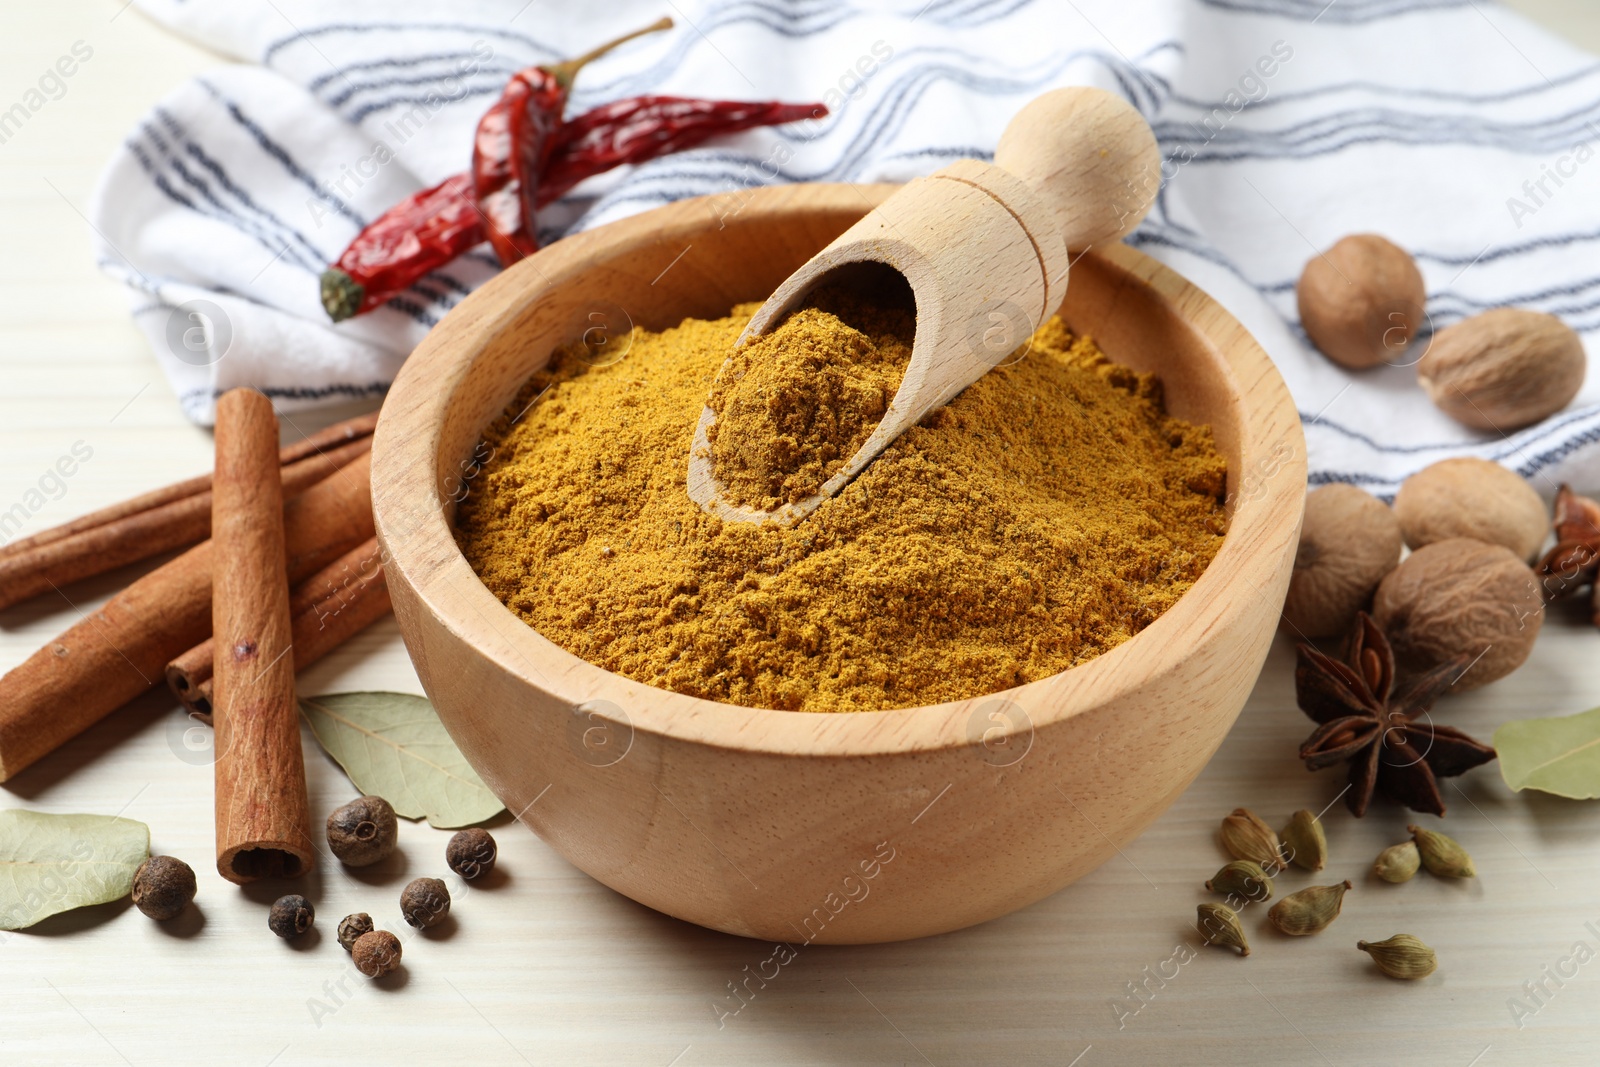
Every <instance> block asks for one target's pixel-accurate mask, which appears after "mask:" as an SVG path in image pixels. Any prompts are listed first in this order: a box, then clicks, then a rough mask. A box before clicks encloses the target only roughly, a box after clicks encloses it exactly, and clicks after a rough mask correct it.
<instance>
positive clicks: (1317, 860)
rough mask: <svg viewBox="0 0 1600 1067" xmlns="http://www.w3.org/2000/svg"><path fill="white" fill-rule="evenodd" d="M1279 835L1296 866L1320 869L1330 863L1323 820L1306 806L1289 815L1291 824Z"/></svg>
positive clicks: (1314, 869)
mask: <svg viewBox="0 0 1600 1067" xmlns="http://www.w3.org/2000/svg"><path fill="white" fill-rule="evenodd" d="M1278 836H1279V837H1281V838H1283V846H1284V849H1285V850H1286V851H1287V852H1288V855H1289V862H1290V863H1293V864H1294V865H1295V866H1296V867H1304V868H1305V869H1306V870H1308V871H1320V870H1322V868H1324V867H1326V866H1327V865H1328V835H1327V834H1325V833H1323V832H1322V822H1321V820H1319V819H1318V818H1317V817H1316V816H1315V815H1313V814H1311V813H1310V812H1309V811H1307V810H1305V809H1304V808H1301V809H1300V810H1299V811H1297V812H1295V813H1294V814H1293V815H1291V816H1289V825H1288V826H1285V827H1284V828H1283V833H1281V834H1279V835H1278Z"/></svg>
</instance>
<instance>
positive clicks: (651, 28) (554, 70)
mask: <svg viewBox="0 0 1600 1067" xmlns="http://www.w3.org/2000/svg"><path fill="white" fill-rule="evenodd" d="M671 28H672V19H670V18H668V17H666V16H662V17H661V18H659V19H657V20H656V21H654V22H652V23H651V24H650V25H648V26H646V27H644V28H643V29H638V30H634V31H633V32H632V33H625V34H623V35H622V36H621V37H618V38H616V39H615V40H611V41H607V42H606V43H605V44H603V45H600V46H599V47H598V48H591V49H589V51H587V52H585V53H584V54H583V55H581V56H575V57H573V58H572V59H564V60H562V61H561V62H560V63H553V64H551V65H550V66H547V67H545V68H544V69H545V70H547V71H549V73H550V76H551V77H553V78H555V79H556V81H558V82H560V83H561V87H562V88H563V89H566V88H570V87H571V85H572V79H573V78H574V77H575V76H576V75H577V73H578V71H579V70H581V69H583V67H584V65H585V64H587V63H589V62H592V61H593V60H596V59H599V58H600V57H601V56H603V55H605V54H606V53H607V52H609V51H611V50H612V49H614V48H616V47H618V46H619V45H623V44H626V43H627V42H629V41H631V40H633V39H634V38H635V37H643V36H644V35H645V34H647V33H656V32H658V31H660V30H669V29H671Z"/></svg>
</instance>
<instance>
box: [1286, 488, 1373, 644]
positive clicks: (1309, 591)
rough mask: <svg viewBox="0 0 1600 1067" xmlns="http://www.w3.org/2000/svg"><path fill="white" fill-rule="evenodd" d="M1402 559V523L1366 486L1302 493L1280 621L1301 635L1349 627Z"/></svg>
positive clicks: (1329, 634)
mask: <svg viewBox="0 0 1600 1067" xmlns="http://www.w3.org/2000/svg"><path fill="white" fill-rule="evenodd" d="M1399 562H1400V523H1399V520H1397V519H1396V518H1395V516H1394V512H1392V511H1390V510H1389V508H1388V507H1387V506H1386V505H1385V504H1384V503H1383V501H1381V500H1379V499H1378V498H1377V497H1375V496H1373V495H1372V494H1371V493H1369V492H1367V491H1366V490H1364V489H1358V488H1356V487H1355V486H1353V485H1343V484H1340V485H1325V486H1323V487H1322V488H1320V489H1316V490H1313V491H1312V492H1311V493H1309V494H1307V496H1306V513H1305V521H1304V523H1303V524H1302V525H1301V527H1300V548H1299V550H1298V551H1296V552H1295V557H1294V571H1293V572H1292V573H1291V574H1290V577H1289V593H1288V596H1287V597H1286V598H1285V599H1284V602H1283V620H1284V622H1285V624H1287V625H1288V626H1289V628H1290V629H1291V630H1292V631H1293V632H1295V633H1296V634H1298V635H1299V636H1302V637H1334V636H1339V635H1343V634H1347V633H1349V632H1350V627H1351V626H1352V625H1353V624H1354V623H1355V621H1356V612H1358V611H1360V610H1361V609H1362V608H1364V607H1366V606H1367V603H1368V601H1369V600H1371V598H1372V591H1373V590H1374V589H1376V588H1378V583H1379V582H1381V581H1383V576H1384V575H1386V574H1388V573H1389V572H1390V571H1392V570H1394V568H1395V564H1397V563H1399Z"/></svg>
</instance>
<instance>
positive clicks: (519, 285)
mask: <svg viewBox="0 0 1600 1067" xmlns="http://www.w3.org/2000/svg"><path fill="white" fill-rule="evenodd" d="M895 188H897V186H893V185H872V186H860V185H850V184H843V183H838V184H816V185H798V186H777V187H765V188H761V189H757V190H753V191H745V192H743V193H741V194H740V196H741V204H742V207H741V214H742V215H745V216H748V219H747V221H754V222H759V221H760V220H761V219H762V218H763V217H766V216H772V217H777V216H782V215H784V214H786V213H791V212H797V211H805V210H818V209H819V208H822V207H827V208H829V209H831V210H835V211H838V210H855V209H857V208H860V209H862V210H865V209H867V208H870V206H872V205H873V204H875V203H876V202H878V201H880V200H881V199H883V197H885V196H887V195H888V193H890V192H892V191H893V190H894V189H895ZM711 199H714V198H708V197H698V198H694V199H691V200H683V201H678V202H675V203H673V204H669V205H666V206H664V207H659V208H655V209H652V210H649V211H646V212H643V213H641V214H638V215H634V216H630V217H628V218H625V219H621V220H619V221H616V222H612V223H609V224H606V225H604V226H600V227H597V228H595V229H593V230H589V231H586V232H584V233H581V234H577V235H574V236H572V237H568V238H566V239H564V240H562V241H560V242H557V243H555V244H553V245H551V246H550V247H548V248H546V249H543V250H541V251H539V252H538V253H537V254H536V255H535V256H533V257H530V259H529V260H528V261H525V262H524V263H520V264H517V265H516V266H514V267H512V268H510V269H508V270H505V271H502V272H501V273H500V274H499V275H497V276H496V277H495V278H493V279H491V280H490V281H489V282H487V283H486V284H484V285H483V286H480V287H479V288H478V289H477V290H475V291H474V292H473V293H472V294H470V295H469V296H468V297H467V298H465V299H464V300H463V301H462V302H461V303H460V304H459V305H458V306H457V307H456V308H454V309H453V310H451V311H450V312H449V314H448V315H447V316H446V317H445V319H444V320H443V321H442V322H441V323H440V324H439V325H438V326H436V327H435V328H434V329H433V330H432V331H431V332H430V333H429V334H428V336H427V337H426V338H425V339H424V340H423V342H422V343H421V344H420V345H419V346H418V347H417V349H416V350H415V351H414V352H413V353H412V354H411V356H410V358H409V359H407V361H406V363H405V364H404V366H403V367H402V369H401V372H400V374H399V375H398V376H397V377H396V379H395V382H394V384H393V386H392V387H391V388H390V390H389V393H388V396H387V397H386V399H385V402H384V406H383V410H382V414H381V416H380V419H379V422H378V427H377V431H376V433H375V436H374V440H373V449H372V464H373V465H372V488H373V511H374V519H375V523H376V526H377V531H378V537H379V540H380V543H381V545H382V549H383V553H384V555H383V557H382V558H383V559H384V562H385V571H386V574H387V576H388V581H389V582H390V583H391V584H393V585H400V586H402V587H404V592H406V593H408V594H411V595H414V597H415V599H416V602H417V606H418V608H419V610H423V611H426V612H429V613H431V614H432V615H433V617H434V619H435V620H437V621H438V622H439V623H441V624H442V625H443V627H444V628H445V629H446V630H447V631H448V632H449V633H450V634H451V635H453V637H454V638H456V639H458V640H460V641H462V642H464V643H466V644H467V645H468V646H470V647H471V648H472V649H473V650H474V651H475V652H476V653H477V654H478V655H480V656H482V657H485V658H486V659H488V660H489V661H491V662H492V663H493V664H494V665H495V666H496V667H498V668H499V669H500V670H502V671H505V672H508V673H510V674H512V675H515V676H516V677H518V678H519V679H520V680H521V681H522V682H523V683H525V684H526V685H529V686H532V687H533V688H535V689H538V690H542V691H543V692H545V693H547V694H549V695H550V696H552V697H554V698H556V699H557V700H559V701H561V702H562V703H564V704H566V705H567V706H568V707H569V708H570V709H571V710H572V711H573V712H574V713H576V714H582V715H587V716H589V717H590V718H591V719H601V720H605V721H606V722H607V723H609V724H610V725H613V726H615V727H616V728H618V729H619V730H622V731H624V733H623V734H622V735H621V736H625V737H626V738H627V739H628V743H629V744H630V745H631V743H632V739H633V735H634V734H635V732H644V733H647V734H653V735H656V736H657V737H661V738H667V739H673V740H677V741H682V742H689V743H694V744H699V745H706V746H711V747H714V748H721V749H728V750H735V751H740V752H745V753H757V754H767V755H773V756H807V757H815V758H853V757H861V756H874V755H884V754H894V753H906V752H919V751H940V750H944V749H948V748H952V747H964V746H970V745H973V744H975V743H979V742H981V743H983V744H985V745H1004V744H1011V745H1013V747H1014V749H1015V748H1017V747H1021V748H1022V752H1023V754H1025V753H1026V751H1027V748H1026V747H1022V746H1024V744H1026V745H1031V744H1032V741H1033V738H1034V735H1035V733H1036V732H1037V731H1039V730H1042V729H1045V728H1049V727H1052V726H1057V725H1060V724H1062V723H1065V722H1067V721H1069V720H1071V719H1072V718H1074V717H1076V716H1079V715H1081V714H1083V713H1085V712H1087V711H1089V710H1090V709H1092V708H1094V707H1098V706H1101V705H1103V704H1106V703H1108V702H1110V701H1113V700H1116V699H1120V698H1122V697H1125V696H1127V695H1128V694H1130V693H1132V692H1134V691H1135V690H1138V689H1142V688H1144V687H1146V686H1149V685H1151V683H1152V682H1154V681H1155V680H1156V679H1158V678H1159V677H1160V676H1161V675H1162V674H1164V673H1167V672H1168V671H1171V670H1173V669H1175V668H1176V667H1178V666H1179V665H1180V664H1181V663H1182V662H1183V661H1184V660H1186V659H1187V658H1189V657H1191V656H1194V655H1198V654H1200V653H1201V652H1202V651H1203V650H1204V647H1205V646H1206V645H1207V644H1209V643H1211V642H1212V641H1215V640H1216V639H1217V638H1218V637H1219V635H1221V634H1222V633H1224V632H1226V631H1227V630H1228V629H1229V627H1230V626H1231V624H1233V623H1235V622H1237V621H1239V619H1240V618H1241V617H1242V616H1244V615H1245V614H1246V613H1247V612H1249V611H1251V610H1253V607H1252V605H1251V603H1250V600H1251V596H1252V594H1260V595H1265V592H1266V591H1265V590H1262V589H1261V588H1260V584H1259V583H1254V582H1252V580H1251V577H1250V575H1251V571H1252V569H1253V568H1254V569H1261V568H1260V561H1259V559H1258V558H1257V557H1258V556H1259V555H1260V554H1261V553H1263V552H1267V553H1278V552H1283V551H1285V546H1287V551H1290V552H1292V550H1293V545H1294V544H1295V542H1296V540H1297V538H1298V530H1299V524H1300V516H1301V500H1302V499H1303V494H1304V486H1305V448H1304V439H1303V436H1302V434H1301V428H1300V420H1299V415H1298V411H1297V409H1296V408H1295V405H1294V402H1293V400H1292V398H1291V397H1290V395H1289V392H1288V388H1287V386H1286V385H1285V384H1284V382H1283V379H1282V378H1281V376H1280V375H1279V374H1278V372H1277V370H1276V368H1275V366H1274V365H1273V363H1272V361H1271V359H1270V358H1269V357H1268V356H1267V354H1266V352H1265V351H1264V350H1263V349H1262V348H1261V346H1260V345H1259V343H1257V342H1256V340H1255V339H1254V338H1253V337H1252V336H1251V335H1250V334H1249V332H1248V331H1246V330H1245V329H1244V327H1243V326H1242V325H1241V324H1240V323H1239V322H1238V321H1237V320H1236V319H1235V318H1234V317H1233V316H1232V315H1230V314H1229V313H1228V312H1227V311H1225V310H1224V309H1223V308H1222V307H1221V305H1219V304H1218V303H1217V302H1216V301H1214V300H1213V299H1212V298H1211V297H1210V296H1209V295H1207V294H1206V293H1204V292H1203V291H1202V290H1200V289H1199V288H1198V287H1196V286H1195V285H1193V284H1192V283H1190V282H1189V281H1187V280H1186V279H1184V278H1183V277H1182V276H1181V275H1179V274H1177V273H1176V272H1175V271H1173V270H1171V269H1170V268H1168V267H1166V266H1165V265H1163V264H1161V263H1159V262H1158V261H1156V260H1154V259H1152V258H1151V257H1149V256H1146V255H1144V254H1143V253H1141V252H1138V251H1136V250H1134V249H1132V248H1129V247H1128V246H1126V245H1123V244H1116V245H1112V246H1109V247H1105V248H1100V249H1096V250H1093V251H1091V252H1088V253H1085V254H1087V255H1093V256H1095V257H1097V258H1098V259H1100V260H1102V261H1104V263H1105V264H1106V265H1109V266H1110V267H1111V268H1113V269H1115V270H1117V271H1120V272H1121V274H1122V275H1123V280H1122V282H1121V284H1122V285H1130V284H1137V285H1143V286H1146V287H1148V288H1150V289H1152V290H1153V291H1154V292H1155V294H1156V295H1157V296H1158V297H1160V298H1161V299H1162V300H1164V301H1165V302H1166V303H1167V304H1168V305H1169V307H1170V308H1171V310H1173V311H1174V312H1175V313H1176V315H1177V317H1178V318H1179V319H1180V320H1181V321H1182V322H1184V323H1185V324H1186V325H1187V326H1188V327H1189V328H1191V329H1192V330H1194V331H1195V332H1196V333H1197V334H1198V336H1199V337H1200V339H1201V340H1202V341H1203V342H1204V343H1205V344H1206V345H1207V346H1208V347H1209V348H1210V349H1211V350H1212V352H1213V355H1214V356H1215V357H1218V358H1219V359H1220V362H1221V364H1222V370H1223V372H1224V374H1225V376H1226V378H1227V384H1228V386H1229V393H1230V399H1231V400H1232V401H1233V402H1234V403H1235V404H1236V405H1240V407H1241V411H1240V414H1239V416H1238V422H1239V426H1240V439H1239V455H1240V467H1241V471H1248V470H1252V469H1253V470H1254V472H1255V473H1256V474H1257V475H1258V477H1257V481H1256V484H1255V485H1254V486H1253V487H1252V491H1251V492H1250V493H1237V492H1236V490H1235V487H1234V479H1235V477H1236V476H1238V474H1239V473H1240V472H1235V471H1232V470H1230V471H1229V487H1230V489H1229V491H1230V494H1232V495H1234V496H1235V497H1236V499H1235V500H1234V501H1233V513H1232V515H1231V517H1230V522H1229V530H1228V534H1227V536H1226V537H1225V538H1224V540H1223V544H1222V547H1221V548H1220V549H1219V550H1218V552H1217V555H1216V557H1215V558H1213V559H1212V561H1211V563H1210V565H1209V566H1207V568H1206V570H1205V571H1204V572H1203V573H1202V574H1201V576H1200V577H1199V579H1197V580H1196V582H1195V583H1194V585H1193V586H1192V587H1191V588H1190V589H1189V590H1188V592H1186V593H1185V594H1184V595H1183V596H1182V597H1181V598H1180V599H1179V600H1178V602H1177V603H1176V604H1174V605H1173V606H1172V607H1171V608H1170V609H1168V610H1167V611H1166V612H1165V613H1163V614H1162V615H1161V617H1160V618H1158V619H1156V620H1155V621H1154V622H1152V623H1151V624H1150V625H1149V626H1147V627H1145V629H1143V630H1141V631H1140V632H1139V633H1137V634H1135V635H1134V636H1133V637H1132V638H1130V639H1129V640H1127V641H1125V642H1123V643H1122V644H1121V645H1119V646H1117V647H1116V648H1114V649H1111V650H1110V651H1108V652H1105V653H1103V654H1101V655H1100V656H1097V657H1095V658H1094V659H1092V660H1090V661H1088V662H1086V663H1083V664H1080V665H1079V666H1076V667H1073V668H1070V669H1069V670H1066V671H1063V672H1060V673H1058V674H1054V675H1051V676H1049V677H1047V678H1042V679H1039V680H1037V681H1033V682H1029V683H1026V684H1024V685H1020V686H1015V687H1013V688H1011V689H1007V690H1003V691H1001V692H998V693H990V694H984V695H981V696H976V697H972V698H967V699H964V700H957V701H947V702H943V703H939V704H927V705H917V706H913V707H905V708H894V709H888V710H882V711H871V712H849V713H837V714H827V713H818V712H803V711H777V710H772V709H767V708H751V707H747V706H743V705H737V704H726V703H721V702H718V701H712V700H706V699H703V698H699V697H691V696H686V695H684V694H681V693H676V692H673V691H670V690H666V689H661V688H657V687H655V686H651V685H648V684H646V683H643V682H637V681H634V680H633V679H630V678H626V677H623V676H622V675H619V674H615V673H613V672H611V671H608V670H606V669H604V668H602V667H598V666H595V665H594V664H591V663H589V662H587V661H586V660H583V659H581V658H580V657H578V656H576V655H575V654H573V653H571V652H568V651H567V650H566V649H564V648H561V647H560V646H558V645H556V644H555V643H554V642H552V641H550V640H549V639H548V638H546V637H545V636H544V635H543V634H541V633H539V632H538V631H537V630H535V629H533V628H532V627H531V626H529V625H527V624H526V623H524V622H523V621H522V620H521V619H520V618H519V617H518V616H516V615H515V614H514V613H513V612H512V611H511V609H510V608H508V607H507V606H506V605H504V604H503V603H502V602H501V601H500V600H499V599H498V598H497V597H495V595H494V594H493V593H491V592H490V591H489V589H488V587H487V586H485V585H484V584H483V583H482V582H481V581H480V580H479V579H478V577H477V575H476V573H474V572H473V570H472V568H471V566H470V565H469V564H468V563H467V560H466V558H465V556H464V555H463V554H462V553H461V551H460V549H459V548H458V546H457V544H456V541H455V538H454V535H453V532H452V530H451V528H450V526H449V525H448V523H447V522H446V520H445V510H446V507H447V502H446V500H445V499H444V494H443V493H442V491H441V486H440V485H439V480H438V475H437V471H438V469H439V467H438V459H437V456H438V452H439V449H440V441H441V437H442V433H443V427H444V424H445V415H446V410H447V408H448V406H449V404H450V402H451V400H452V398H453V397H454V396H455V395H456V394H457V392H458V391H459V389H460V388H461V387H462V385H463V383H465V382H466V381H467V380H468V379H469V378H470V377H471V375H472V372H473V370H474V367H475V365H476V364H477V361H478V356H479V355H480V354H481V353H482V351H483V348H484V346H485V345H486V344H487V342H488V341H489V340H490V339H491V338H493V337H495V336H498V334H499V333H500V332H501V331H503V330H504V329H507V328H509V327H510V325H511V324H512V323H513V322H514V321H515V320H516V319H517V317H518V316H519V315H520V314H521V313H522V312H523V310H524V308H525V307H526V306H527V305H528V304H529V303H530V302H532V301H535V300H537V299H538V297H539V294H540V292H541V291H543V290H544V289H546V288H548V287H552V286H557V285H561V284H565V283H567V282H569V281H570V280H571V279H573V278H574V277H576V276H577V275H579V274H581V273H582V272H583V271H584V270H586V269H589V268H590V267H592V265H594V264H596V263H597V262H604V261H607V260H609V259H612V258H613V257H616V256H618V255H621V254H625V253H626V252H627V251H628V250H630V249H631V248H634V247H635V246H636V245H637V243H638V242H639V241H640V240H642V239H645V238H649V239H651V240H655V239H657V238H659V237H661V236H662V235H663V234H666V235H667V236H672V235H674V234H692V233H693V232H694V231H695V230H698V229H703V228H705V227H706V226H707V225H708V220H711V221H715V219H716V218H717V216H716V214H715V212H714V210H713V211H708V210H707V205H706V204H705V201H707V200H711ZM1068 291H1069V292H1070V286H1069V290H1068ZM1247 398H1254V400H1253V402H1252V403H1245V401H1246V399H1247ZM1269 458H1270V459H1272V460H1273V461H1274V462H1275V466H1274V467H1273V468H1272V470H1271V471H1267V470H1266V468H1265V467H1264V466H1263V464H1265V463H1266V462H1268V460H1269ZM1263 472H1265V474H1264V473H1263ZM1278 475H1281V476H1278ZM1278 562H1279V560H1276V559H1274V560H1273V566H1274V567H1276V565H1277V563H1278ZM1263 573H1266V570H1264V569H1263ZM1239 583H1244V584H1245V587H1244V588H1241V587H1240V584H1239ZM1250 586H1253V587H1254V588H1249V587H1250ZM399 599H400V598H397V601H398V600H399ZM406 621H407V620H406V619H405V617H404V615H403V614H402V615H401V623H402V633H403V634H404V636H405V638H406V641H407V646H408V650H409V651H410V652H411V654H412V655H413V657H416V656H417V655H418V649H417V648H416V647H414V646H413V644H412V642H413V640H414V639H415V638H414V636H413V635H412V634H410V633H406V632H405V631H406V625H405V624H406ZM1185 633H1189V634H1198V637H1197V638H1196V639H1195V640H1192V641H1187V642H1186V641H1183V640H1177V639H1176V638H1178V637H1179V636H1180V635H1182V634H1185ZM425 680H426V679H425ZM996 731H998V733H997V732H996ZM624 751H626V750H624ZM619 758H620V757H619ZM1016 758H1018V759H1020V758H1021V756H1020V755H1018V756H1017V757H1016Z"/></svg>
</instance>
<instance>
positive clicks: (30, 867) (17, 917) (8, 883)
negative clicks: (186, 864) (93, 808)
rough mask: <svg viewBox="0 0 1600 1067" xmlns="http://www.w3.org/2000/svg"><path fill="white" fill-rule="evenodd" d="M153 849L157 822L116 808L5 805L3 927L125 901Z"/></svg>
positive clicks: (0, 862) (0, 831)
mask: <svg viewBox="0 0 1600 1067" xmlns="http://www.w3.org/2000/svg"><path fill="white" fill-rule="evenodd" d="M149 855H150V827H148V826H146V825H145V824H144V823H142V822H137V821H135V820H133V819H124V818H120V817H113V816H110V815H50V814H46V813H45V812H42V811H24V810H23V809H21V808H7V809H5V810H3V811H0V930H21V929H23V928H24V927H28V926H32V925H33V924H34V923H36V922H38V921H39V920H40V919H45V918H48V917H49V916H51V915H55V914H57V913H59V912H63V911H71V910H72V909H74V908H83V907H87V906H89V905H90V904H105V903H107V902H108V901H112V900H121V899H122V898H123V897H125V896H127V895H128V894H129V893H130V892H132V891H133V872H134V871H137V870H138V869H139V864H141V863H143V862H144V861H145V859H146V858H147V857H148V856H149Z"/></svg>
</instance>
